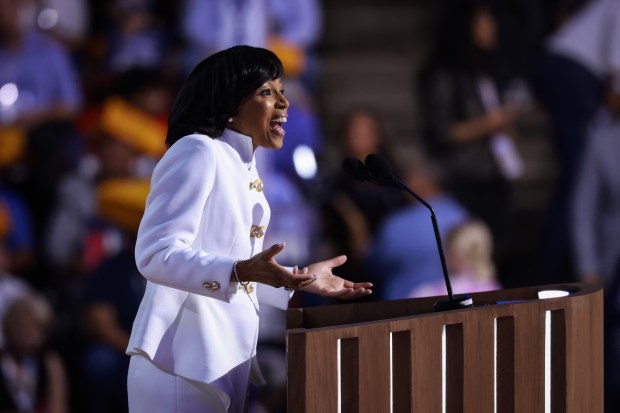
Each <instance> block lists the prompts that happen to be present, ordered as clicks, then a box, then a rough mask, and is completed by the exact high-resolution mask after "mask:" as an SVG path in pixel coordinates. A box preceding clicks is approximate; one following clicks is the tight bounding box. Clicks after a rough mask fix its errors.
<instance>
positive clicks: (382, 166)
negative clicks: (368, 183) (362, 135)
mask: <svg viewBox="0 0 620 413" xmlns="http://www.w3.org/2000/svg"><path fill="white" fill-rule="evenodd" d="M366 167H367V168H368V170H369V171H370V173H371V174H372V175H373V176H375V177H377V178H379V179H393V178H394V174H393V173H392V167H391V166H390V163H389V162H388V161H387V160H386V159H385V158H383V157H382V156H381V155H377V154H376V153H371V154H370V155H368V156H367V157H366Z"/></svg>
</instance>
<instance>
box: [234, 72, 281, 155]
mask: <svg viewBox="0 0 620 413" xmlns="http://www.w3.org/2000/svg"><path fill="white" fill-rule="evenodd" d="M287 109H288V100H287V99H286V98H285V97H284V89H283V87H282V81H281V80H280V79H275V80H268V81H267V82H265V83H263V85H262V86H260V87H259V88H258V89H256V90H255V91H254V92H252V93H251V94H250V95H248V96H246V97H245V98H244V99H243V100H242V101H241V104H239V108H238V109H237V115H235V117H234V118H233V121H232V122H230V123H228V127H229V128H230V129H232V130H235V131H237V132H239V133H242V134H244V135H248V136H251V137H252V144H253V145H254V149H256V148H258V147H262V148H268V149H280V148H281V147H282V143H283V140H284V134H285V131H284V127H283V124H284V123H286V120H287V117H288V113H287Z"/></svg>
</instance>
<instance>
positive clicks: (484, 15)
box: [471, 8, 497, 52]
mask: <svg viewBox="0 0 620 413" xmlns="http://www.w3.org/2000/svg"><path fill="white" fill-rule="evenodd" d="M471 31H472V38H473V42H474V44H475V45H476V46H477V47H479V48H480V49H481V50H484V51H486V52H490V51H493V50H494V49H495V46H496V44H497V38H496V24H495V18H494V17H493V15H492V14H491V12H490V11H489V10H487V9H484V8H483V9H480V10H478V12H477V13H476V14H475V15H474V18H473V22H472V27H471Z"/></svg>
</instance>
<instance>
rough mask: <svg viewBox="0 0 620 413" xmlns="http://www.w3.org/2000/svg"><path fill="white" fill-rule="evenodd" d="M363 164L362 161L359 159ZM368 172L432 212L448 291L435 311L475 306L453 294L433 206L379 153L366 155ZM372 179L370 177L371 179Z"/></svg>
mask: <svg viewBox="0 0 620 413" xmlns="http://www.w3.org/2000/svg"><path fill="white" fill-rule="evenodd" d="M358 162H359V163H360V164H361V161H358ZM365 162H366V168H367V172H368V173H369V175H370V176H371V177H372V178H375V179H376V180H377V182H381V183H380V184H379V185H382V186H390V187H394V188H398V189H400V190H403V191H405V192H407V193H408V194H409V195H411V196H413V197H414V198H415V199H417V200H418V201H419V202H420V203H421V204H422V205H424V206H425V207H426V208H427V209H428V210H429V211H430V213H431V221H432V223H433V231H434V232H435V241H436V242H437V249H438V250H439V258H440V260H441V268H442V270H443V278H444V281H445V283H446V289H447V291H448V299H447V300H440V301H437V302H436V303H435V305H434V306H433V310H435V311H447V310H457V309H460V308H467V307H472V306H473V300H472V299H471V297H469V296H460V297H454V296H453V294H452V284H450V277H449V276H448V268H447V266H446V259H445V257H444V253H443V248H442V245H441V236H440V234H439V226H438V225H437V217H436V216H435V211H434V210H433V207H431V205H430V204H429V203H428V202H426V201H425V200H424V199H423V198H422V197H420V196H419V195H418V194H416V193H415V192H413V191H412V190H411V189H409V188H408V187H407V186H406V185H405V184H403V183H402V182H401V181H400V180H399V179H398V178H396V177H395V176H394V174H393V172H392V167H391V166H390V164H389V162H388V161H387V160H386V159H385V158H383V157H381V156H380V155H377V154H375V153H371V154H370V155H368V156H367V157H366V160H365ZM369 180H370V179H369ZM371 182H372V181H371ZM386 183H387V184H386Z"/></svg>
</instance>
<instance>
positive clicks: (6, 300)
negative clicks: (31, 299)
mask: <svg viewBox="0 0 620 413" xmlns="http://www.w3.org/2000/svg"><path fill="white" fill-rule="evenodd" d="M0 231H2V229H0ZM5 243H6V241H5V239H4V235H2V236H0V325H1V324H2V320H4V315H5V314H6V311H7V309H8V308H9V306H10V305H11V304H12V303H13V301H15V300H16V299H18V298H21V297H25V296H27V295H28V294H30V293H31V292H32V287H31V286H30V285H29V284H28V283H27V282H26V281H25V280H23V279H22V278H20V277H18V276H15V275H13V274H11V273H10V272H9V271H8V270H7V265H8V263H9V259H10V258H9V257H10V254H9V253H8V251H7V248H6V245H5ZM2 347H4V331H3V330H2V329H0V348H2Z"/></svg>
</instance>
